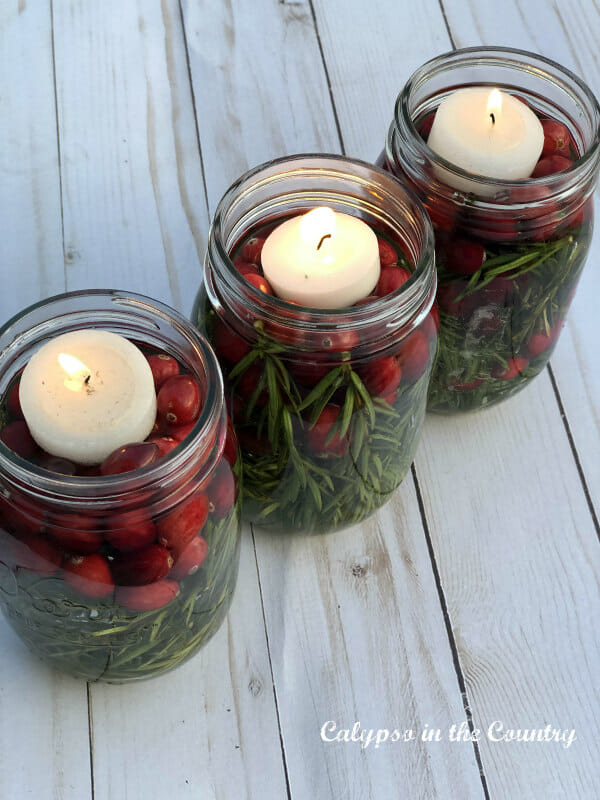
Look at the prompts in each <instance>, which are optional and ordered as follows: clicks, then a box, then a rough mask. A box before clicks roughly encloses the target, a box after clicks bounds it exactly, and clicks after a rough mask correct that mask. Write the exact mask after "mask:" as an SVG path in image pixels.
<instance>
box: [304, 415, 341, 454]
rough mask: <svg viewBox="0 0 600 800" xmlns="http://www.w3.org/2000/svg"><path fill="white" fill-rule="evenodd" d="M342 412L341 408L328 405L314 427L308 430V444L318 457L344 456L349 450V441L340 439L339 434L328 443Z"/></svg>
mask: <svg viewBox="0 0 600 800" xmlns="http://www.w3.org/2000/svg"><path fill="white" fill-rule="evenodd" d="M340 410H341V409H340V407H339V406H334V405H332V404H331V403H330V404H329V405H326V406H325V408H324V409H323V411H321V413H320V414H319V417H318V419H317V421H316V422H315V423H314V425H312V426H310V427H309V428H308V433H307V436H308V444H309V446H310V448H311V449H312V451H313V452H314V453H315V454H316V455H319V454H333V455H339V456H342V455H344V453H345V452H346V450H347V449H348V440H347V439H346V437H344V438H343V439H340V436H339V434H338V433H336V434H335V436H333V438H332V439H331V440H330V441H327V440H328V437H329V434H330V433H331V429H332V428H333V426H334V424H335V422H336V420H337V418H338V416H339V413H340Z"/></svg>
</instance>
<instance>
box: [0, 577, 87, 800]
mask: <svg viewBox="0 0 600 800" xmlns="http://www.w3.org/2000/svg"><path fill="white" fill-rule="evenodd" d="M0 569H1V567H0ZM0 652H1V653H2V657H1V658H0V719H1V720H2V724H1V725H0V797H2V798H3V800H4V798H6V800H25V798H32V800H57V798H60V800H86V799H87V798H89V799H90V800H92V788H91V779H90V750H89V736H88V708H87V695H86V684H85V683H84V682H83V681H79V680H75V679H73V678H69V677H67V676H65V675H62V674H60V673H58V672H55V671H53V670H51V669H49V668H48V667H47V666H46V665H45V664H42V663H41V662H40V661H39V660H38V659H36V658H35V657H34V656H32V655H30V653H29V652H28V651H27V650H26V648H25V645H24V644H23V643H22V642H21V641H20V640H19V639H18V638H17V636H16V634H15V633H14V632H13V631H12V629H11V628H9V626H8V623H7V622H6V621H5V620H4V618H1V619H0Z"/></svg>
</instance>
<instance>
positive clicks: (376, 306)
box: [205, 155, 436, 352]
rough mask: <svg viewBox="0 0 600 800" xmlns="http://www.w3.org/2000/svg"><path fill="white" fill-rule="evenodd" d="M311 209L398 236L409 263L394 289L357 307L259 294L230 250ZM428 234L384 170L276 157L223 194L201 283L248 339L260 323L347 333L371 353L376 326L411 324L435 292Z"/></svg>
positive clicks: (405, 193) (411, 200) (328, 159)
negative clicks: (328, 305)
mask: <svg viewBox="0 0 600 800" xmlns="http://www.w3.org/2000/svg"><path fill="white" fill-rule="evenodd" d="M317 206H328V207H330V208H332V209H333V210H334V211H338V212H343V213H346V214H353V215H354V216H357V217H360V218H361V219H363V220H364V221H365V222H367V223H368V224H370V225H371V226H372V227H373V228H374V229H376V230H377V229H378V228H380V229H383V230H386V231H387V232H388V233H389V234H391V235H392V236H394V237H395V238H396V239H398V240H399V241H400V242H401V243H402V244H403V247H404V249H405V252H406V253H407V254H408V256H409V260H410V261H411V262H412V264H413V265H414V271H413V274H412V277H411V279H410V280H409V281H407V283H406V284H405V285H404V286H403V287H401V289H400V290H398V291H397V292H394V293H392V294H390V295H388V296H386V297H383V298H380V299H378V300H376V301H373V302H371V303H368V304H365V305H362V306H353V307H351V308H342V309H314V308H306V307H303V306H298V305H294V304H292V303H288V302H286V301H284V300H280V299H279V298H277V297H273V296H271V295H266V294H264V293H263V292H261V291H260V290H259V289H257V288H255V287H254V286H252V285H251V284H250V283H249V282H247V281H246V280H245V279H244V278H243V277H242V276H241V275H240V274H239V273H238V271H237V270H236V268H235V266H234V264H233V262H232V260H231V255H230V254H231V252H232V250H233V249H234V247H235V246H236V245H237V244H238V243H239V242H240V241H241V240H242V239H243V238H244V237H245V236H247V235H248V234H249V233H250V232H251V231H253V230H256V229H257V228H259V227H261V226H263V225H267V224H269V223H273V222H275V221H277V220H279V219H282V218H284V217H289V216H290V215H292V216H293V215H300V214H303V213H306V212H307V211H309V210H311V209H313V208H315V207H317ZM435 280H436V278H435V268H434V262H433V232H432V229H431V223H430V222H429V219H428V217H427V215H426V213H425V210H424V208H423V206H422V205H421V203H420V201H419V200H418V199H417V198H416V196H415V195H414V194H413V193H412V192H411V191H410V190H408V189H406V188H405V187H404V186H402V185H401V184H400V183H399V182H398V181H397V180H396V179H395V178H393V177H392V176H391V175H389V174H388V173H386V172H384V171H383V170H380V169H378V168H377V167H374V166H372V165H370V164H367V163H365V162H362V161H357V160H354V159H348V158H343V157H341V156H335V155H326V156H318V155H299V156H295V157H292V158H284V159H278V160H275V161H271V162H269V163H266V164H263V165H261V166H259V167H257V168H256V169H253V170H251V171H250V172H247V173H246V174H245V175H243V176H242V177H241V178H240V179H239V180H238V181H237V182H236V183H234V184H233V185H232V186H231V187H230V188H229V189H228V191H227V192H226V193H225V195H224V196H223V198H222V200H221V202H220V203H219V206H218V208H217V210H216V212H215V216H214V219H213V223H212V225H211V229H210V232H209V238H208V251H207V257H206V262H205V283H206V289H207V292H208V295H209V298H210V300H211V303H212V305H213V307H214V308H215V309H217V311H218V312H222V311H223V310H224V309H227V311H228V312H230V314H229V318H230V317H231V314H233V317H234V319H233V320H231V324H232V325H233V326H234V327H235V328H236V330H237V332H238V333H239V334H240V335H241V336H243V337H244V338H246V339H247V340H249V341H252V340H253V339H254V338H255V333H256V327H255V326H256V320H260V321H261V322H260V323H259V325H269V324H276V325H278V326H279V328H278V329H279V330H281V326H282V325H284V326H285V327H286V328H287V329H288V333H289V341H290V342H291V341H300V340H301V338H302V337H298V336H296V337H294V332H297V333H299V332H300V331H306V330H307V329H309V330H311V331H314V332H323V333H326V332H328V331H331V330H336V331H344V330H350V329H351V330H353V331H356V332H357V333H358V336H359V338H360V341H361V343H362V345H363V346H365V347H366V348H367V349H370V350H371V352H372V345H373V344H374V342H375V341H376V339H377V337H379V336H380V335H381V330H382V324H383V328H384V329H387V330H388V331H391V330H395V331H397V330H398V329H401V328H403V327H405V326H406V327H407V332H408V329H412V327H413V325H418V324H419V323H420V322H421V321H422V319H423V318H424V317H425V316H426V314H427V313H428V311H429V309H430V307H431V304H432V302H433V298H434V295H435Z"/></svg>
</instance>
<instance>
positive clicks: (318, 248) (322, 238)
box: [317, 233, 331, 250]
mask: <svg viewBox="0 0 600 800" xmlns="http://www.w3.org/2000/svg"><path fill="white" fill-rule="evenodd" d="M325 239H331V234H330V233H326V234H325V236H321V239H320V241H319V244H318V245H317V250H320V249H321V245H322V244H323V242H324V241H325Z"/></svg>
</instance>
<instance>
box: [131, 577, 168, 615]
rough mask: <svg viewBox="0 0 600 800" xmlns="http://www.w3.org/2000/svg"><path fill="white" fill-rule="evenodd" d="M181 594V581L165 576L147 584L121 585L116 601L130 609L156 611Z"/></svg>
mask: <svg viewBox="0 0 600 800" xmlns="http://www.w3.org/2000/svg"><path fill="white" fill-rule="evenodd" d="M178 594H179V583H178V582H177V581H172V580H170V579H169V578H163V579H162V580H160V581H156V582H155V583H149V584H148V585H147V586H119V587H117V590H116V592H115V603H117V604H118V605H120V606H123V608H127V609H129V610H130V611H155V610H156V609H158V608H163V607H164V606H166V605H168V604H169V603H170V602H171V601H172V600H174V599H175V598H176V597H177V595H178Z"/></svg>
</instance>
